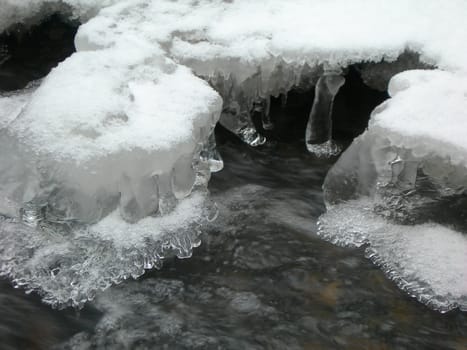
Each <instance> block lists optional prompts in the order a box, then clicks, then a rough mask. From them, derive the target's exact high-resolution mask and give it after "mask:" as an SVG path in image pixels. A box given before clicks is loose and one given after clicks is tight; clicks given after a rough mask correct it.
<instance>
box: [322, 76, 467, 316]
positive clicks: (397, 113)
mask: <svg viewBox="0 0 467 350" xmlns="http://www.w3.org/2000/svg"><path fill="white" fill-rule="evenodd" d="M388 91H389V94H390V95H391V98H390V99H389V100H388V101H386V102H384V103H383V104H382V105H380V106H379V107H377V108H376V109H375V111H374V113H373V115H372V118H371V120H370V126H369V128H368V130H367V131H366V132H365V133H364V134H362V135H361V136H360V137H358V138H357V139H356V140H354V142H353V144H352V145H351V146H350V147H349V148H348V149H347V150H346V151H345V152H344V154H343V155H342V156H341V158H340V159H339V160H338V162H337V163H336V164H335V165H334V167H333V168H332V169H331V170H330V171H329V173H328V175H327V178H326V180H325V184H324V191H325V199H326V201H327V205H328V212H327V213H326V214H324V215H323V217H322V218H321V219H320V235H322V236H323V237H325V238H326V239H328V240H330V241H332V242H334V243H337V244H341V245H346V246H347V245H349V246H357V247H358V246H361V245H364V244H366V245H367V248H366V252H367V255H368V256H369V257H370V258H371V259H372V260H373V261H375V262H376V263H377V264H378V265H381V266H382V268H383V269H384V271H385V272H386V273H387V274H388V276H389V277H390V278H392V279H394V280H395V281H396V282H397V283H398V285H399V286H400V287H401V288H402V289H404V290H406V291H408V292H409V293H410V294H411V295H413V296H414V297H416V298H417V299H419V300H420V301H422V302H424V303H426V304H428V305H429V306H431V307H433V308H434V309H438V310H440V311H448V310H450V309H453V308H456V307H459V308H460V309H461V310H464V311H465V310H467V274H466V273H467V269H466V266H467V221H466V219H465V215H464V214H463V212H464V211H465V203H466V199H467V180H466V179H467V178H466V174H467V142H466V140H465V136H464V133H465V130H467V112H466V111H467V79H466V77H465V76H464V75H462V74H460V73H458V74H457V75H456V74H453V73H449V72H445V71H424V70H418V71H417V70H413V71H407V72H404V73H400V74H398V75H396V76H395V77H393V78H392V79H391V81H390V83H389V89H388Z"/></svg>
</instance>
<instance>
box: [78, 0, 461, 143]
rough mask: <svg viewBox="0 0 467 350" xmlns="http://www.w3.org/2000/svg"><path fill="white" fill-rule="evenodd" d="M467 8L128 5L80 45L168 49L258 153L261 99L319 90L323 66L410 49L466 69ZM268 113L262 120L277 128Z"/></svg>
mask: <svg viewBox="0 0 467 350" xmlns="http://www.w3.org/2000/svg"><path fill="white" fill-rule="evenodd" d="M464 10H467V9H466V4H465V2H462V1H453V2H450V3H449V4H448V5H446V4H444V3H441V2H440V1H437V0H434V1H428V2H425V3H424V4H423V5H421V4H418V3H407V2H405V1H402V0H399V1H396V2H387V1H377V2H368V1H365V0H357V1H353V2H351V3H349V2H346V1H332V2H328V1H321V0H316V1H305V0H295V1H288V2H287V3H284V2H283V1H279V0H268V1H266V0H262V1H255V2H254V3H252V2H251V1H247V0H239V1H235V2H226V1H221V0H209V1H208V0H204V1H199V2H196V3H193V2H190V1H176V2H173V1H158V2H157V3H156V2H151V1H147V0H133V1H121V2H119V3H118V4H116V5H115V6H111V7H108V8H106V9H104V10H103V11H101V12H100V14H99V16H98V17H96V18H94V19H92V20H90V21H89V22H88V23H86V25H84V26H82V27H81V28H80V30H79V33H78V35H77V37H76V46H77V47H78V49H85V48H92V47H108V46H111V45H113V43H114V42H115V41H117V40H121V38H122V37H125V38H126V39H125V40H130V38H132V37H144V39H145V40H147V41H148V42H151V43H158V44H160V45H161V46H162V47H163V48H164V49H165V51H166V54H167V55H168V56H169V57H171V58H173V59H175V60H176V61H177V62H179V63H181V64H184V65H186V66H189V67H190V68H192V69H193V70H194V72H195V73H196V74H197V75H198V76H201V77H203V78H204V79H205V80H207V81H209V82H210V83H211V85H212V86H213V87H215V88H216V90H217V91H218V92H219V93H220V94H221V96H222V97H223V99H224V113H223V115H222V118H221V121H220V122H221V124H222V125H224V126H225V127H226V128H227V129H229V130H230V131H232V132H233V133H235V134H237V135H238V136H239V137H240V138H241V139H243V140H244V141H245V142H247V143H249V144H251V145H260V144H263V143H264V142H265V139H264V137H262V136H261V135H259V134H258V132H257V130H256V128H255V125H254V123H253V122H252V120H251V117H252V114H253V113H255V112H258V110H257V105H258V101H264V100H266V101H268V100H269V98H270V96H279V95H281V94H283V95H285V94H286V93H287V92H288V91H289V90H291V89H292V88H293V87H300V88H311V87H313V86H314V85H315V84H316V82H317V80H318V79H319V77H320V76H321V75H322V73H323V66H326V65H330V66H333V67H341V68H345V67H347V66H348V65H349V64H352V63H360V62H379V61H381V60H384V61H386V62H392V61H395V60H396V59H397V58H398V57H399V56H400V55H401V54H402V53H404V52H406V51H407V50H412V51H414V52H417V53H420V58H421V60H422V61H423V62H425V63H429V64H433V65H436V66H438V67H442V68H446V69H451V70H459V69H464V70H465V67H466V66H465V62H467V49H465V48H462V47H459V45H458V44H457V43H458V42H463V41H465V40H466V39H467V30H466V29H465V28H459V29H458V30H455V31H453V30H452V28H451V24H452V23H462V22H463V20H464V18H463V15H462V13H463V12H465V11H464ZM314 13H319V14H320V15H319V16H311V15H310V14H314ZM213 18H215V19H216V20H212V19H213ZM239 23H241V25H239ZM394 23H398V25H397V26H394V25H393V24H394ZM388 28H391V30H388ZM96 33H99V35H96ZM296 33H300V35H297V34H296ZM445 38H450V40H445ZM409 63H410V62H409ZM410 66H412V64H410ZM364 73H365V74H366V77H367V78H368V79H367V80H371V81H372V84H373V85H376V86H381V85H384V81H386V82H387V76H383V77H381V76H380V77H378V78H376V81H375V78H374V77H375V75H374V74H373V73H372V72H371V70H364ZM381 81H383V82H381ZM267 110H268V108H263V111H262V112H260V113H261V114H262V115H263V118H262V119H263V126H264V128H265V129H270V128H272V124H271V123H270V121H269V120H268V113H267ZM331 146H332V145H328V148H330V149H331V150H333V149H334V148H333V147H331Z"/></svg>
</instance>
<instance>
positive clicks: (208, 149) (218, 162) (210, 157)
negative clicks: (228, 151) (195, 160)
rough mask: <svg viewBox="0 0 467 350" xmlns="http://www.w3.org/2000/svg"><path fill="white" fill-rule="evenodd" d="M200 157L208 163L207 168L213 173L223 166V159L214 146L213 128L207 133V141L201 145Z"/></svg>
mask: <svg viewBox="0 0 467 350" xmlns="http://www.w3.org/2000/svg"><path fill="white" fill-rule="evenodd" d="M200 158H201V161H203V162H206V163H208V164H209V169H210V170H211V172H213V173H215V172H218V171H221V170H222V169H223V168H224V161H223V160H222V157H221V155H220V153H219V152H218V151H217V148H216V135H215V134H214V130H213V131H212V133H211V135H209V138H208V140H207V142H206V143H205V144H204V145H203V149H202V150H201V154H200Z"/></svg>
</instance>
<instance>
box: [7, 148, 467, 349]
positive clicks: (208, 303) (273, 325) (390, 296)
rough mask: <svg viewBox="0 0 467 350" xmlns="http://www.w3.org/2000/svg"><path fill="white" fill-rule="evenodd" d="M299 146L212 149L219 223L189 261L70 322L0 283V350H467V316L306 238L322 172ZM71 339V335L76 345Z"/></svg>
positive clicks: (108, 295) (111, 293) (110, 294)
mask: <svg viewBox="0 0 467 350" xmlns="http://www.w3.org/2000/svg"><path fill="white" fill-rule="evenodd" d="M302 145H303V144H301V143H300V144H297V145H290V144H289V145H276V146H268V147H265V148H263V149H262V150H253V149H250V148H248V147H246V146H244V145H242V144H240V143H238V142H235V141H233V140H229V141H225V142H224V143H223V144H221V145H220V146H219V149H220V152H221V153H222V155H223V157H224V160H225V169H224V170H223V171H222V172H220V173H217V174H215V175H214V176H213V178H212V180H211V183H210V190H211V193H212V196H213V197H214V199H215V200H216V201H217V203H218V205H219V210H220V216H219V218H218V220H217V221H216V223H215V224H214V225H213V227H211V228H210V229H209V230H208V232H206V235H205V237H204V239H203V245H202V246H201V247H200V248H198V249H197V250H196V251H195V254H194V256H193V257H192V258H191V259H188V260H172V261H167V262H166V264H165V266H164V268H163V269H162V270H161V271H154V272H151V273H148V274H146V275H145V276H144V277H143V278H142V279H140V280H138V281H128V282H126V283H124V284H122V285H120V286H117V287H113V288H111V289H110V290H108V291H106V292H104V293H102V294H101V295H100V296H98V298H97V300H96V301H95V302H93V303H92V304H90V305H88V306H87V307H86V308H85V309H84V310H81V312H80V313H79V314H78V313H76V312H75V311H73V310H65V311H60V312H59V311H54V310H51V309H49V308H47V307H45V306H43V305H41V304H40V302H39V301H38V299H37V298H36V297H35V296H27V295H24V294H23V293H22V291H17V290H14V289H13V288H11V287H10V286H9V284H8V283H7V282H2V283H1V284H0V303H1V304H0V339H1V342H0V347H1V348H2V349H49V348H51V347H53V346H56V347H58V348H65V349H160V348H162V349H192V348H198V349H336V348H342V349H419V348H423V349H466V348H467V315H466V314H462V313H460V312H451V313H448V314H445V315H442V314H439V313H436V312H434V311H431V310H429V309H427V308H426V307H425V306H423V305H421V304H419V303H417V302H416V301H414V300H412V299H411V298H410V297H408V296H407V295H405V294H404V293H403V292H401V291H399V290H398V289H397V288H396V286H395V285H394V284H393V283H392V282H390V281H388V280H386V278H385V277H384V275H383V273H382V272H381V271H380V270H378V269H377V268H376V267H374V266H373V265H372V264H371V263H370V262H369V261H367V260H366V259H365V258H364V257H363V254H362V251H361V250H352V249H342V248H338V247H335V246H332V245H331V244H329V243H326V242H323V241H321V240H320V239H319V238H317V237H316V236H315V234H314V232H315V229H316V226H315V221H316V219H317V217H318V216H319V215H320V214H321V213H322V212H323V210H324V207H323V203H322V195H321V183H322V181H323V178H324V176H325V173H326V171H327V169H328V168H329V166H330V164H328V163H326V162H319V161H316V160H313V159H312V158H311V157H310V156H309V155H308V154H306V153H305V151H304V150H303V149H302ZM73 334H75V335H74V336H73Z"/></svg>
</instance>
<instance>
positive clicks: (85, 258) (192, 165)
mask: <svg viewBox="0 0 467 350" xmlns="http://www.w3.org/2000/svg"><path fill="white" fill-rule="evenodd" d="M148 52H149V55H148V54H147V51H146V50H144V48H143V49H141V50H139V51H138V50H136V48H134V50H133V55H123V54H122V53H121V52H119V51H118V49H116V48H114V49H109V50H107V51H104V50H101V51H86V52H78V53H76V54H74V55H73V56H71V57H70V58H68V59H67V60H66V61H64V62H63V63H61V64H60V65H59V66H58V67H57V68H55V69H54V70H53V71H52V72H51V73H50V74H49V75H48V76H47V77H46V78H45V79H44V81H43V82H42V83H41V84H40V86H39V87H37V86H34V87H31V88H29V89H27V90H24V91H22V92H20V93H13V94H9V95H5V96H2V98H1V99H0V104H1V105H2V106H4V109H2V118H0V120H1V121H2V123H1V125H2V129H1V130H0V144H1V149H2V152H1V153H0V158H1V161H0V184H1V185H0V197H1V198H2V200H1V201H0V214H1V216H0V217H2V219H1V223H0V237H1V248H0V258H1V261H0V274H1V275H3V276H8V277H9V278H10V279H11V280H12V281H13V283H14V284H16V285H18V286H21V287H23V288H25V289H26V290H27V291H37V292H39V293H40V294H41V295H42V296H43V300H44V301H45V302H47V303H49V304H51V305H53V306H57V307H64V306H67V305H72V306H75V307H81V306H82V305H83V304H84V303H85V302H86V301H87V300H89V299H92V298H93V296H94V294H95V292H96V291H97V290H101V289H105V288H107V287H109V286H110V285H111V284H115V283H119V282H121V281H122V280H124V279H127V278H129V277H133V278H136V277H138V276H140V275H141V274H143V273H144V270H145V269H149V268H152V267H157V266H160V264H161V261H162V259H163V258H164V257H166V256H171V255H177V256H178V257H180V258H186V257H189V256H191V250H192V248H193V247H195V246H197V245H199V240H198V238H197V237H198V235H199V234H200V225H202V224H203V223H205V222H207V220H208V219H209V217H211V216H212V215H213V214H212V213H210V210H211V204H210V203H209V201H208V200H206V186H207V183H206V180H205V179H204V178H205V177H208V176H209V164H207V162H209V161H210V159H211V156H209V157H206V159H202V157H201V156H200V153H201V151H202V149H203V144H205V143H207V142H208V138H209V135H210V134H212V131H213V128H214V125H215V123H216V122H217V120H218V118H219V114H220V111H221V99H220V97H219V96H218V95H217V93H215V91H214V90H212V89H211V88H210V87H209V86H208V84H207V83H205V82H204V81H202V80H201V79H199V78H196V77H195V76H194V75H193V74H191V72H190V71H189V70H188V69H187V68H185V67H181V66H178V65H176V64H175V63H173V62H172V61H170V60H168V59H166V58H164V57H160V56H158V55H154V50H152V49H151V50H149V51H148Z"/></svg>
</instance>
